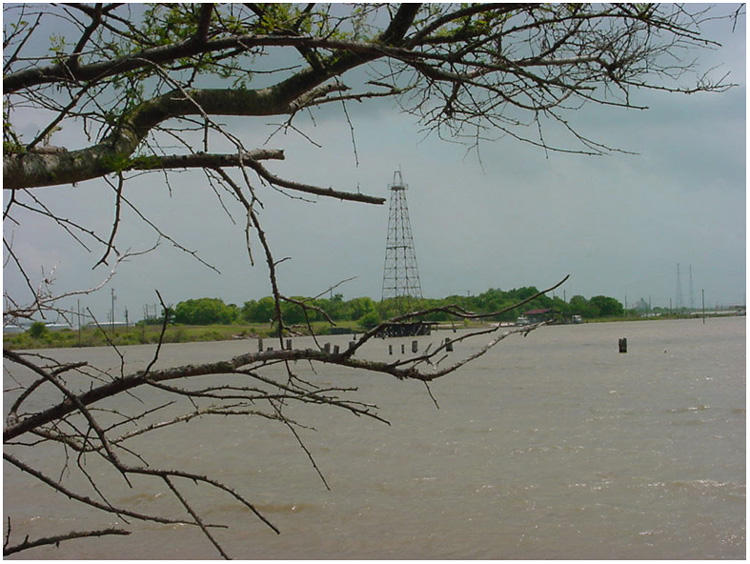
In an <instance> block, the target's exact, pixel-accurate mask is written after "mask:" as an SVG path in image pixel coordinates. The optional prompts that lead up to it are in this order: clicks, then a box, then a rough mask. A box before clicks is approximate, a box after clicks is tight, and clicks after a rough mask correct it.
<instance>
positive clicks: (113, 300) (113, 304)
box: [111, 288, 117, 335]
mask: <svg viewBox="0 0 750 564" xmlns="http://www.w3.org/2000/svg"><path fill="white" fill-rule="evenodd" d="M111 291H112V310H111V313H112V334H113V335H114V334H115V300H116V299H117V297H116V296H115V289H114V288H112V290H111Z"/></svg>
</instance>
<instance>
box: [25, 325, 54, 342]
mask: <svg viewBox="0 0 750 564" xmlns="http://www.w3.org/2000/svg"><path fill="white" fill-rule="evenodd" d="M28 332H29V336H30V337H31V338H33V339H42V338H44V337H46V336H47V335H48V334H49V329H48V328H47V326H46V325H45V324H44V323H42V322H41V321H34V323H32V324H31V327H29V329H28Z"/></svg>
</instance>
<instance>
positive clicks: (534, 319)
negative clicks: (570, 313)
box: [523, 308, 552, 323]
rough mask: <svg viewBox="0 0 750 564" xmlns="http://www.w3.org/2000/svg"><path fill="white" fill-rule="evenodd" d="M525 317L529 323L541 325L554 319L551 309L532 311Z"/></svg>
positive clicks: (525, 314)
mask: <svg viewBox="0 0 750 564" xmlns="http://www.w3.org/2000/svg"><path fill="white" fill-rule="evenodd" d="M523 316H524V317H525V318H526V319H528V321H529V323H541V322H542V321H549V320H550V319H552V310H551V309H548V308H547V309H530V310H529V311H527V312H526V313H524V314H523Z"/></svg>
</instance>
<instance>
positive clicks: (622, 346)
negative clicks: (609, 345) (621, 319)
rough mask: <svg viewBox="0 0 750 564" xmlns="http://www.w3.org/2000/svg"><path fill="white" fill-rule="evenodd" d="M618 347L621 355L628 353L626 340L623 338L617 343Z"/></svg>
mask: <svg viewBox="0 0 750 564" xmlns="http://www.w3.org/2000/svg"><path fill="white" fill-rule="evenodd" d="M618 346H619V347H620V352H621V353H626V352H628V340H627V339H626V338H625V337H623V338H622V339H620V340H619V341H618Z"/></svg>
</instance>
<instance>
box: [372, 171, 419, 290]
mask: <svg viewBox="0 0 750 564" xmlns="http://www.w3.org/2000/svg"><path fill="white" fill-rule="evenodd" d="M388 188H389V189H390V191H391V204H390V211H389V212H388V238H387V241H386V246H385V266H384V268H383V293H382V299H383V300H386V299H389V298H397V299H403V300H404V301H405V302H406V303H407V304H408V302H409V299H410V298H421V297H422V286H421V285H420V283H419V271H418V270H417V255H416V253H415V252H414V239H413V238H412V235H411V224H410V222H409V207H408V206H407V204H406V190H407V189H408V186H407V185H406V184H404V181H403V178H402V177H401V171H400V170H398V171H396V172H394V173H393V184H391V185H390V186H389V187H388Z"/></svg>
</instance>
